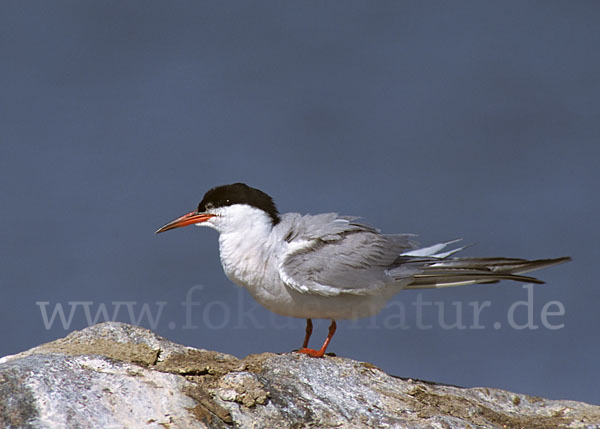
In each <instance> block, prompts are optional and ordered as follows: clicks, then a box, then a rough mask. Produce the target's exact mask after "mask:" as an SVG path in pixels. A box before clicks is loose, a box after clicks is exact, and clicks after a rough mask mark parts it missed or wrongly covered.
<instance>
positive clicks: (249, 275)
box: [205, 204, 274, 288]
mask: <svg viewBox="0 0 600 429" xmlns="http://www.w3.org/2000/svg"><path fill="white" fill-rule="evenodd" d="M213 212H214V213H215V214H217V216H216V217H214V218H211V219H210V220H208V221H207V222H205V224H206V226H210V227H212V228H214V229H216V230H217V231H219V232H220V235H219V251H220V254H221V264H222V265H223V270H224V271H225V274H227V277H229V278H230V279H231V280H232V281H233V282H234V283H237V284H239V285H241V286H245V287H250V288H251V287H252V286H256V285H258V284H261V283H262V281H261V280H264V276H265V274H266V273H267V271H268V266H269V264H270V263H271V258H272V256H273V250H274V249H273V244H274V243H273V240H271V231H272V230H273V224H272V222H271V218H270V217H269V216H268V215H267V214H266V213H265V212H264V211H263V210H260V209H257V208H255V207H251V206H248V205H244V204H234V205H232V206H227V207H221V208H218V209H215V210H214V211H213Z"/></svg>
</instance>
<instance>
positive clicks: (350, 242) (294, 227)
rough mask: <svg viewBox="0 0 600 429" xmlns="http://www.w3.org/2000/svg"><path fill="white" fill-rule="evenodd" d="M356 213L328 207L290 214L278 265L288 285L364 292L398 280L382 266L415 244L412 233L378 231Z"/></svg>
mask: <svg viewBox="0 0 600 429" xmlns="http://www.w3.org/2000/svg"><path fill="white" fill-rule="evenodd" d="M356 219H357V218H353V217H343V216H338V215H337V214H335V213H327V214H323V215H316V216H297V217H295V218H293V219H290V222H289V229H288V231H287V232H286V233H285V234H284V237H285V240H286V241H287V242H288V243H289V246H288V250H287V252H286V254H285V255H284V257H283V258H282V260H281V261H280V265H279V272H280V275H281V278H282V279H283V281H284V282H285V283H286V284H287V285H288V286H289V287H291V288H293V289H295V290H297V291H299V292H303V293H314V294H319V295H325V296H332V295H339V294H353V295H368V294H373V293H377V291H378V290H379V289H381V288H383V287H384V286H386V285H388V284H390V283H395V282H397V279H394V278H393V277H391V276H390V275H389V274H388V272H387V270H388V269H389V268H390V267H392V266H393V265H394V261H396V260H397V259H398V257H399V256H400V255H401V254H402V253H403V252H404V251H407V250H409V249H413V248H414V246H415V244H414V243H413V242H412V241H411V237H412V235H408V234H403V235H383V234H380V233H379V231H377V230H376V229H374V228H372V227H370V226H368V225H365V224H362V223H359V222H357V221H356Z"/></svg>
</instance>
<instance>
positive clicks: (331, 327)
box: [298, 320, 336, 357]
mask: <svg viewBox="0 0 600 429" xmlns="http://www.w3.org/2000/svg"><path fill="white" fill-rule="evenodd" d="M311 325H312V322H311ZM335 328H336V324H335V320H332V321H331V325H329V335H327V338H326V339H325V342H324V343H323V347H321V349H320V350H314V349H307V348H306V347H303V348H301V349H300V350H298V353H305V354H307V355H309V356H311V357H323V355H324V354H325V350H327V346H328V345H329V343H330V342H331V338H332V337H333V334H335ZM307 330H308V324H307Z"/></svg>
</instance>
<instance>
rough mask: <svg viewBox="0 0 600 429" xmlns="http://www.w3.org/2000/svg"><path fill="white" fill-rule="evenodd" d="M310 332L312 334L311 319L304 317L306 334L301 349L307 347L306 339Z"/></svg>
mask: <svg viewBox="0 0 600 429" xmlns="http://www.w3.org/2000/svg"><path fill="white" fill-rule="evenodd" d="M311 334H312V320H310V319H306V336H305V337H304V344H302V348H303V349H305V348H307V347H308V340H310V336H311Z"/></svg>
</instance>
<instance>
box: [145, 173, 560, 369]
mask: <svg viewBox="0 0 600 429" xmlns="http://www.w3.org/2000/svg"><path fill="white" fill-rule="evenodd" d="M360 219H361V218H359V217H355V216H340V215H338V214H337V213H323V214H316V215H311V214H306V215H302V214H299V213H284V214H280V213H279V211H278V209H277V207H276V205H275V203H274V201H273V199H272V198H271V197H270V196H269V195H268V194H266V193H265V192H263V191H261V190H259V189H256V188H252V187H250V186H248V185H246V184H244V183H233V184H229V185H221V186H217V187H214V188H212V189H210V190H208V191H207V192H206V194H205V195H204V197H203V198H202V201H200V203H199V204H198V207H197V208H196V209H195V210H194V211H192V212H190V213H187V214H185V215H183V216H181V217H178V218H177V219H175V220H173V221H171V222H169V223H167V224H166V225H164V226H162V227H161V228H159V229H158V230H157V231H156V233H157V234H158V233H162V232H165V231H169V230H172V229H175V228H180V227H184V226H187V225H197V226H203V227H210V228H213V229H215V230H217V231H218V232H219V253H220V259H221V265H222V266H223V270H224V272H225V274H226V275H227V277H228V278H229V279H230V280H231V281H233V282H234V283H236V284H237V285H240V286H243V287H244V288H245V289H247V290H248V292H249V293H250V294H251V295H252V297H253V298H254V299H255V300H256V301H257V302H258V303H260V304H261V305H262V306H264V307H265V308H267V309H268V310H270V311H272V312H274V313H277V314H279V315H282V316H288V317H294V318H301V319H306V329H305V337H304V342H303V344H302V347H301V348H300V349H299V350H297V351H298V352H299V353H303V354H306V355H308V356H311V357H316V358H319V357H323V356H324V355H325V353H326V350H327V347H328V346H329V344H330V342H331V339H332V337H333V335H334V334H335V331H336V320H344V319H358V318H363V317H370V316H373V315H375V314H377V313H378V312H380V311H381V310H382V309H383V308H384V307H385V305H386V303H387V302H388V300H390V299H391V298H392V297H393V296H394V295H396V294H397V293H398V292H400V291H402V290H411V289H424V288H443V287H448V286H461V285H470V284H488V283H496V282H499V281H500V280H513V281H517V282H526V283H544V282H543V281H541V280H539V279H537V278H535V277H530V276H525V275H523V274H524V273H527V272H529V271H533V270H538V269H540V268H544V267H549V266H552V265H556V264H560V263H563V262H567V261H569V260H570V258H569V257H560V258H553V259H539V260H525V259H519V258H478V257H457V256H454V255H455V254H456V253H458V252H460V251H461V250H464V249H465V248H466V247H467V246H460V247H456V246H454V248H450V247H453V246H452V245H455V243H457V242H458V241H460V239H459V240H451V241H446V242H441V243H437V244H433V245H430V246H427V247H421V246H419V245H418V243H417V242H415V241H414V237H415V236H414V234H383V233H381V232H380V231H379V230H378V229H376V228H374V227H372V226H370V225H368V224H366V223H363V222H362V221H360ZM312 319H328V320H330V321H331V323H330V326H329V332H328V335H327V337H326V339H325V342H324V343H323V345H322V347H321V348H320V349H311V348H309V347H308V344H309V340H310V337H311V335H312V331H313V324H312Z"/></svg>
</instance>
